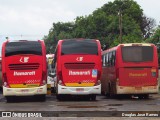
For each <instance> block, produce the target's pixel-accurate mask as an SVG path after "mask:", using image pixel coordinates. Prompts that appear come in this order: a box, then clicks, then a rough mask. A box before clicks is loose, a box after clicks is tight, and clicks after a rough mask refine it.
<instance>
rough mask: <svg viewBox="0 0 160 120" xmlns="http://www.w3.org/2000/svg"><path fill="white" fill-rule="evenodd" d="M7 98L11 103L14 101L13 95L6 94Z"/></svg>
mask: <svg viewBox="0 0 160 120" xmlns="http://www.w3.org/2000/svg"><path fill="white" fill-rule="evenodd" d="M6 100H7V103H11V102H13V100H14V99H13V97H12V96H6Z"/></svg>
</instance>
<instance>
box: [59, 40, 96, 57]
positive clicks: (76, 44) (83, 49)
mask: <svg viewBox="0 0 160 120" xmlns="http://www.w3.org/2000/svg"><path fill="white" fill-rule="evenodd" d="M68 54H92V55H98V46H97V42H96V41H95V40H68V41H67V40H66V41H63V43H62V53H61V55H68Z"/></svg>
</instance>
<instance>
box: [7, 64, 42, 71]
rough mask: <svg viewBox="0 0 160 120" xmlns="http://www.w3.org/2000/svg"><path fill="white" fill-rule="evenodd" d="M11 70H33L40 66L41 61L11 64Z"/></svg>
mask: <svg viewBox="0 0 160 120" xmlns="http://www.w3.org/2000/svg"><path fill="white" fill-rule="evenodd" d="M8 67H9V69H10V70H33V69H38V68H39V63H28V64H9V66H8Z"/></svg>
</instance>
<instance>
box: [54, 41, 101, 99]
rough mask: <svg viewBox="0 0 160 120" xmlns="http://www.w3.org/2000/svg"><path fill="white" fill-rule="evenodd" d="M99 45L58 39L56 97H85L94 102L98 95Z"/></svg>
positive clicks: (56, 51)
mask: <svg viewBox="0 0 160 120" xmlns="http://www.w3.org/2000/svg"><path fill="white" fill-rule="evenodd" d="M101 62H102V61H101V45H100V42H99V40H94V39H68V40H59V42H58V45H57V47H56V50H55V58H54V65H55V68H56V76H57V83H56V95H57V99H59V100H62V99H63V96H64V95H86V96H88V98H89V99H91V100H96V95H97V94H100V93H101V82H100V77H101V70H102V65H101V64H102V63H101Z"/></svg>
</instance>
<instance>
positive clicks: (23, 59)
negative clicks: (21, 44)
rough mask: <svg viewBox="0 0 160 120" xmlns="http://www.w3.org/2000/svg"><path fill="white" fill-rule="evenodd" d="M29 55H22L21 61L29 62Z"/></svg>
mask: <svg viewBox="0 0 160 120" xmlns="http://www.w3.org/2000/svg"><path fill="white" fill-rule="evenodd" d="M28 59H29V57H21V59H20V60H19V61H20V62H21V63H27V62H28Z"/></svg>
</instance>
